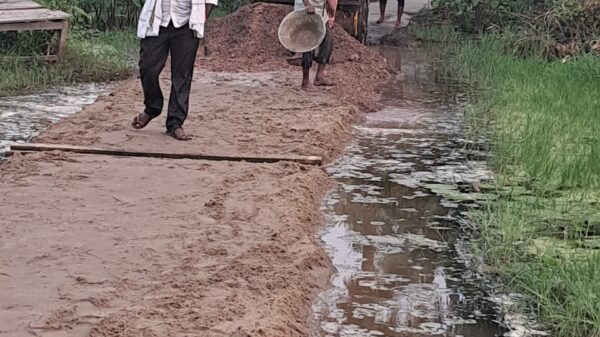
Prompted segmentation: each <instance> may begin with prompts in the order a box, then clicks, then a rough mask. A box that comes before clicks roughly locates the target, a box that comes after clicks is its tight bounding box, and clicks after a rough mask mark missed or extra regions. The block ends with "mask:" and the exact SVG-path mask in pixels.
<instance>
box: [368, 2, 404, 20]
mask: <svg viewBox="0 0 600 337" xmlns="http://www.w3.org/2000/svg"><path fill="white" fill-rule="evenodd" d="M386 6H387V0H379V19H378V20H377V21H375V23H376V24H381V23H383V21H385V7H386ZM402 14H404V0H398V18H397V19H396V27H400V25H401V24H402Z"/></svg>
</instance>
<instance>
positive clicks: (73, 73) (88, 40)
mask: <svg viewBox="0 0 600 337" xmlns="http://www.w3.org/2000/svg"><path fill="white" fill-rule="evenodd" d="M26 38H27V37H26ZM29 39H32V38H31V37H29ZM28 45H32V44H28V43H22V44H21V45H20V46H19V47H17V44H14V45H13V46H14V49H12V50H6V49H5V50H3V51H4V52H3V54H4V55H3V56H4V57H3V58H2V59H1V60H0V96H5V95H11V94H17V93H22V92H27V91H32V90H37V89H43V88H47V87H50V86H56V85H63V84H73V83H78V82H104V81H113V80H121V79H125V78H129V77H131V76H132V75H133V73H134V71H135V57H136V54H137V50H138V41H137V39H136V37H135V34H134V33H133V32H132V31H129V30H128V31H111V32H100V31H94V32H84V31H74V32H71V33H70V37H69V41H68V45H67V50H66V54H65V57H64V59H63V60H62V61H61V62H59V63H56V64H51V63H46V62H44V61H42V60H39V59H32V60H26V59H19V58H16V57H15V56H17V55H22V53H23V52H25V51H26V50H25V49H26V48H27V47H23V46H28ZM35 51H36V50H35V49H33V50H29V52H35Z"/></svg>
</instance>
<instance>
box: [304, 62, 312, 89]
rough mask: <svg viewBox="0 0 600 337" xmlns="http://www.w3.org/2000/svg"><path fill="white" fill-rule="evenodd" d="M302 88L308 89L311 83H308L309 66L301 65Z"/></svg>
mask: <svg viewBox="0 0 600 337" xmlns="http://www.w3.org/2000/svg"><path fill="white" fill-rule="evenodd" d="M301 88H302V89H303V90H310V88H312V84H311V83H310V68H307V67H302V86H301Z"/></svg>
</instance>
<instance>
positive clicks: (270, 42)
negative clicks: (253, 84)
mask: <svg viewBox="0 0 600 337" xmlns="http://www.w3.org/2000/svg"><path fill="white" fill-rule="evenodd" d="M290 11H292V7H291V6H286V5H276V4H268V3H256V4H252V5H248V6H245V7H242V8H241V9H239V10H238V11H236V12H235V13H233V14H231V15H229V16H227V17H225V18H222V19H218V20H215V21H212V22H210V23H209V25H208V27H207V32H206V39H205V55H204V57H203V58H204V60H205V62H202V64H206V66H207V67H208V68H209V69H211V70H215V71H226V72H258V71H272V70H284V69H288V70H290V71H297V72H298V83H300V76H301V75H300V68H299V67H297V65H299V62H298V60H295V61H296V62H291V63H295V64H296V66H293V65H290V62H289V60H290V58H292V57H293V53H292V52H290V51H288V50H286V49H285V48H284V47H283V46H282V45H281V44H280V43H279V40H278V38H277V30H278V28H279V24H280V23H281V20H283V18H284V17H285V16H286V15H287V14H288V13H289V12H290ZM333 34H334V46H335V48H334V52H333V56H332V60H331V67H330V68H329V74H330V75H331V76H332V77H333V79H334V80H335V81H336V84H337V85H336V86H335V87H333V88H332V90H333V91H334V92H335V93H336V95H337V96H338V97H339V98H340V99H342V100H343V101H347V102H349V103H353V104H356V105H358V106H359V107H360V108H362V109H363V110H366V111H374V110H376V109H377V108H378V104H377V101H378V100H379V95H378V94H377V92H376V90H375V89H376V87H377V86H378V85H379V84H381V83H382V82H383V81H385V80H386V79H387V78H388V75H389V74H388V71H387V63H386V61H385V59H384V58H383V57H382V56H381V55H379V54H378V53H377V52H374V51H372V50H370V49H369V48H367V47H366V46H364V45H363V44H361V43H359V42H358V41H357V40H356V39H354V38H353V37H352V36H351V35H350V34H348V33H347V32H346V31H345V30H344V29H343V28H342V27H341V26H339V25H336V26H335V27H334V29H333Z"/></svg>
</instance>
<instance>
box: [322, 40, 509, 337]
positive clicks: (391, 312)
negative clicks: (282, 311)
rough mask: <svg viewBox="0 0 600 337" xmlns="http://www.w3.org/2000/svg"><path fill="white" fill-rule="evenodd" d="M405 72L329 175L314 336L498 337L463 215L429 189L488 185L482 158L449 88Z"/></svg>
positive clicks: (416, 67)
mask: <svg viewBox="0 0 600 337" xmlns="http://www.w3.org/2000/svg"><path fill="white" fill-rule="evenodd" d="M388 52H389V51H388ZM410 66H411V67H412V68H410V67H409V69H407V70H406V71H405V74H404V76H403V77H399V80H397V81H396V82H394V83H392V84H390V85H388V86H387V87H386V88H385V89H384V97H385V99H384V102H385V104H386V105H387V107H386V108H385V109H384V110H382V111H380V112H378V113H376V114H372V115H369V116H368V118H367V121H366V123H365V124H364V125H362V126H360V127H357V128H355V141H354V143H353V144H352V145H351V146H350V147H349V148H348V149H347V151H346V154H345V156H344V157H343V158H342V159H341V160H340V161H339V162H337V163H335V165H334V166H332V167H330V168H329V171H330V173H331V175H332V176H333V177H334V178H335V179H336V181H337V182H338V184H337V187H336V188H335V189H334V190H333V191H332V192H331V193H330V195H329V197H328V198H327V201H326V203H325V205H324V211H325V213H326V215H327V216H328V218H329V222H330V224H331V226H329V227H328V228H327V230H326V231H325V233H324V234H323V236H322V239H323V241H324V242H325V244H326V246H327V247H328V249H329V253H330V255H331V257H332V260H333V263H334V265H335V266H336V268H337V269H338V273H337V274H336V275H335V276H334V278H333V285H334V287H333V288H332V289H330V290H329V291H327V292H325V293H324V294H322V297H321V301H320V302H319V303H318V305H316V306H315V310H316V311H317V312H318V316H319V317H318V320H319V322H320V329H321V335H322V336H472V337H487V336H489V337H491V336H498V335H502V334H504V333H505V331H504V330H503V329H502V328H501V327H500V326H499V325H498V324H497V323H496V322H495V319H496V317H497V314H496V312H495V305H494V303H493V302H491V301H490V300H489V299H488V297H487V295H486V293H485V292H484V291H483V290H482V287H481V282H482V280H481V279H480V278H479V276H478V275H477V274H476V273H474V272H472V271H470V270H469V269H468V268H467V267H466V264H465V259H467V258H468V257H465V256H464V254H463V253H462V252H464V251H468V249H464V248H465V247H464V245H468V241H466V240H464V238H463V237H462V236H463V234H462V233H463V232H462V231H461V229H460V226H459V225H458V222H457V221H458V218H459V216H460V212H461V210H462V209H463V208H464V206H462V205H461V204H459V203H456V202H452V201H450V200H444V199H442V198H441V197H439V196H437V195H435V194H433V193H432V192H431V191H430V190H428V189H427V187H426V186H427V185H428V184H429V183H438V184H449V185H456V184H458V183H474V182H481V181H483V180H487V178H488V176H489V172H488V171H487V170H486V166H485V152H483V151H480V150H479V149H480V148H483V147H481V146H472V143H469V142H467V141H466V140H465V137H464V126H463V114H462V106H461V104H460V103H461V98H460V97H461V96H460V93H459V92H458V91H457V90H455V89H456V88H454V89H453V88H448V86H446V85H444V84H440V83H434V82H431V81H430V82H427V83H425V82H424V81H425V80H424V79H423V78H424V76H423V73H425V74H426V75H427V74H428V72H430V70H429V69H427V68H426V66H424V65H420V64H412V65H410ZM407 75H408V76H413V75H414V79H412V80H411V81H410V82H408V83H407V77H406V76H407ZM425 78H428V77H427V76H425ZM425 86H427V88H428V90H423V87H425Z"/></svg>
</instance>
